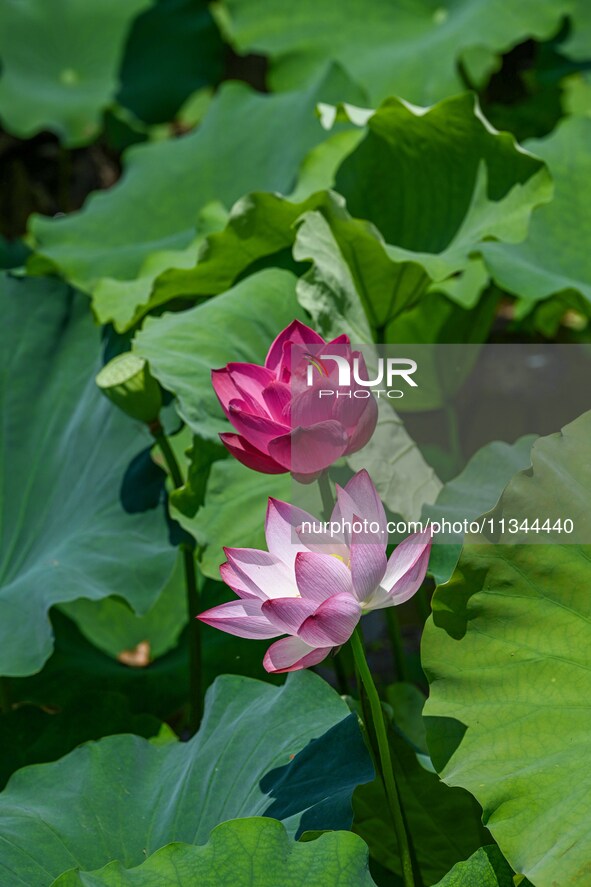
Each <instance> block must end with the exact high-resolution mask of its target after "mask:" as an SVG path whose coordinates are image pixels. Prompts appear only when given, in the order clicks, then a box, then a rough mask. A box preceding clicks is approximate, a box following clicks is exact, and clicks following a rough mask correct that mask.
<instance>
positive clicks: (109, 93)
mask: <svg viewBox="0 0 591 887" xmlns="http://www.w3.org/2000/svg"><path fill="white" fill-rule="evenodd" d="M149 3H150V0H126V2H125V3H120V2H119V0H100V2H98V3H93V4H92V10H91V11H90V10H89V8H88V2H87V0H54V2H53V3H51V4H49V3H45V2H44V0H27V2H26V3H18V2H12V0H11V2H8V3H3V4H2V5H1V7H0V60H1V62H2V70H1V74H0V118H1V119H2V123H3V126H4V127H5V128H6V129H7V130H8V131H9V132H11V133H13V134H14V135H17V136H19V137H20V138H25V139H26V138H30V137H31V136H34V135H36V134H37V133H38V132H40V131H41V130H44V129H49V130H51V131H52V132H55V133H56V134H57V135H58V136H59V138H60V139H61V141H62V142H63V143H64V144H65V145H68V146H69V147H76V146H79V145H84V144H87V143H88V142H90V141H92V140H93V139H94V138H95V137H96V135H97V134H98V132H99V130H100V125H101V115H102V112H103V111H104V110H105V108H106V107H107V106H108V105H109V104H110V103H111V102H112V101H113V99H114V97H115V94H116V92H117V88H118V78H117V74H118V69H119V65H120V62H121V56H122V55H123V49H124V45H125V39H126V37H127V34H128V32H129V28H130V25H131V23H132V22H133V20H134V18H135V16H136V15H137V14H138V13H140V12H142V11H143V10H145V9H147V7H148V6H149Z"/></svg>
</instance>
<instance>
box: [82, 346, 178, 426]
mask: <svg viewBox="0 0 591 887" xmlns="http://www.w3.org/2000/svg"><path fill="white" fill-rule="evenodd" d="M96 384H97V385H98V387H99V388H100V389H101V391H102V392H103V394H105V395H106V396H107V397H108V398H109V400H111V401H112V402H113V403H114V404H116V406H118V407H119V409H120V410H123V412H124V413H126V414H127V415H128V416H131V418H132V419H138V420H139V421H140V422H147V423H150V422H154V421H155V420H156V419H157V418H158V414H159V413H160V408H161V406H162V394H161V391H160V386H159V384H158V382H157V381H156V379H155V378H154V377H153V376H152V374H151V373H150V370H149V368H148V364H147V363H146V361H145V360H143V358H141V357H138V356H137V355H136V354H132V353H131V351H127V352H126V353H125V354H118V355H117V357H114V358H113V360H110V361H109V363H108V364H106V365H105V366H104V367H103V368H102V370H101V371H100V373H99V374H98V376H97V377H96Z"/></svg>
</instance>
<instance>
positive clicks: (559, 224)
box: [483, 117, 591, 313]
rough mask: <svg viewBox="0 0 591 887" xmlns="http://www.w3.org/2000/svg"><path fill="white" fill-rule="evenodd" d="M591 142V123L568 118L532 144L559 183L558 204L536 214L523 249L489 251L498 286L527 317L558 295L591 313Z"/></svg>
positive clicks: (488, 260)
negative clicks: (573, 297)
mask: <svg viewBox="0 0 591 887" xmlns="http://www.w3.org/2000/svg"><path fill="white" fill-rule="evenodd" d="M590 138H591V120H590V119H589V118H587V117H567V118H566V119H565V120H563V121H562V123H560V125H559V126H558V128H557V129H556V130H555V131H554V132H553V133H552V134H551V135H550V136H548V137H547V138H545V139H540V140H536V141H531V142H529V143H528V148H529V149H530V150H532V151H534V152H535V153H536V154H537V155H539V156H540V157H542V158H543V159H544V160H545V161H546V163H547V164H548V168H549V169H550V172H551V174H552V178H553V180H554V183H555V195H554V199H553V200H552V202H551V203H549V204H548V205H547V206H541V207H539V208H538V209H536V211H535V212H534V214H533V216H532V219H531V223H530V229H529V234H528V237H527V239H526V240H525V241H524V242H523V243H520V244H516V245H509V244H501V243H489V244H485V245H484V247H483V253H484V257H485V260H486V263H487V265H488V267H489V269H490V271H491V273H492V275H493V276H494V278H495V280H496V281H497V282H498V283H499V285H500V286H502V287H503V288H504V289H506V290H507V291H508V292H510V293H513V294H514V295H516V296H519V297H520V298H521V299H522V300H523V302H524V305H523V307H522V313H525V311H526V310H528V309H530V308H531V307H532V306H533V305H534V304H535V303H536V302H538V301H540V300H541V299H547V298H548V297H549V296H552V295H555V294H563V295H571V294H574V295H578V296H579V297H581V298H582V301H583V303H584V310H586V311H588V310H589V302H591V261H590V260H589V250H588V249H587V244H588V243H589V238H590V237H591V210H590V201H589V181H590V177H591V158H590V156H589V151H588V145H589V139H590Z"/></svg>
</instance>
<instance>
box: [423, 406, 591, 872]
mask: <svg viewBox="0 0 591 887" xmlns="http://www.w3.org/2000/svg"><path fill="white" fill-rule="evenodd" d="M590 428H591V414H590V413H586V414H585V415H584V416H582V417H581V418H580V419H577V420H576V421H575V422H573V423H571V424H570V425H569V426H567V427H566V428H565V429H564V430H563V432H562V434H560V435H551V436H549V437H546V438H539V439H538V441H537V442H536V443H535V444H534V446H533V449H532V453H531V458H532V468H531V469H530V470H528V471H525V472H522V473H520V474H517V475H516V476H515V478H514V479H513V480H512V481H511V482H510V483H509V485H508V486H507V488H506V490H505V492H504V494H503V496H502V497H501V500H500V503H499V505H498V506H497V508H496V509H495V512H494V513H497V514H499V515H504V516H506V517H507V518H508V517H509V516H511V515H513V514H515V513H521V510H522V509H523V514H524V515H525V516H528V517H529V519H530V521H531V520H533V519H534V518H535V516H537V517H539V518H540V522H541V520H543V518H544V515H545V511H546V509H547V508H552V509H553V510H552V511H551V513H550V515H549V516H550V517H551V518H552V517H553V516H554V515H556V514H558V513H561V514H562V517H563V519H564V518H567V517H570V518H572V519H573V520H574V521H575V524H576V523H577V519H578V518H582V523H581V527H580V529H581V531H584V530H585V529H588V520H587V518H588V501H589V494H590V492H591V478H590V476H589V459H588V453H589V433H590ZM516 509H517V512H516ZM514 538H515V537H514ZM510 539H511V536H510V535H509V534H506V536H505V537H503V544H497V545H491V544H488V545H482V544H467V545H465V546H464V550H463V552H462V556H461V558H460V561H459V563H458V566H457V569H456V571H455V573H454V575H453V576H452V578H451V580H450V581H449V582H448V583H447V584H445V585H442V586H440V587H439V588H438V589H437V591H436V593H435V596H434V598H433V617H432V619H431V620H429V622H428V623H427V627H426V630H425V634H424V637H423V644H422V661H423V666H424V668H425V671H426V673H427V676H428V677H429V681H430V683H431V694H430V698H429V701H428V703H427V706H426V709H425V715H426V718H427V735H428V744H429V749H430V752H431V757H432V759H433V763H434V765H435V767H436V768H437V770H438V772H439V773H440V774H441V776H442V778H443V779H444V781H445V782H447V783H448V784H449V785H459V786H462V787H464V788H466V789H468V791H470V792H471V793H472V794H473V795H474V796H475V797H476V798H477V800H478V801H479V802H480V804H481V805H482V808H483V811H484V822H485V824H486V825H487V827H488V828H489V830H490V831H491V833H492V835H493V837H494V838H495V840H496V841H497V842H498V844H499V846H500V848H501V850H502V852H503V854H504V855H505V856H506V858H507V859H508V860H509V862H510V863H511V865H512V866H513V868H514V869H515V870H516V871H518V872H522V873H524V874H525V875H526V876H527V877H528V878H529V879H530V880H531V881H532V883H534V884H535V885H536V887H553V885H555V884H561V885H563V884H564V885H565V887H566V885H571V884H572V885H575V884H581V883H584V882H585V880H586V879H587V877H588V873H589V856H590V853H591V847H590V844H589V833H588V830H587V828H586V822H587V819H588V816H589V813H590V811H591V808H590V802H589V779H588V777H587V773H586V771H585V768H584V767H582V766H581V761H582V760H583V759H584V757H585V752H586V749H587V747H588V744H589V731H588V720H589V717H588V705H587V702H586V700H587V699H588V697H589V692H590V690H591V685H590V680H589V668H588V656H587V649H588V646H589V643H590V642H591V632H590V628H589V626H590V624H591V606H590V603H589V595H588V593H587V589H588V587H589V583H590V581H591V568H590V563H591V548H590V547H589V546H588V545H576V544H564V543H565V542H568V537H563V540H562V544H560V542H559V541H555V544H532V543H530V544H508V543H509V540H510ZM549 626H551V630H549ZM565 737H568V741H566V740H565Z"/></svg>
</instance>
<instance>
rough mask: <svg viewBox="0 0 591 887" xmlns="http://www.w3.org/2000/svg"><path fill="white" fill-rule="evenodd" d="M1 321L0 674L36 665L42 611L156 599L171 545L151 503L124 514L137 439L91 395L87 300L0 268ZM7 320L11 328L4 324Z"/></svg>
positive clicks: (92, 345) (44, 644)
mask: <svg viewBox="0 0 591 887" xmlns="http://www.w3.org/2000/svg"><path fill="white" fill-rule="evenodd" d="M0 301H1V304H2V313H3V318H4V324H3V327H2V330H3V332H2V335H3V337H4V340H5V341H4V347H3V348H2V349H1V352H0V353H1V355H2V356H1V358H0V360H1V362H2V372H1V374H0V376H1V379H2V386H1V387H2V398H3V402H4V408H5V410H6V414H7V415H8V416H10V422H9V423H8V424H7V425H6V428H5V434H4V438H3V445H4V457H3V464H2V475H3V480H2V483H3V497H2V509H3V520H2V544H1V546H0V549H1V550H2V563H1V565H0V576H1V581H0V585H1V586H2V590H1V591H0V639H1V640H0V674H3V675H26V674H31V673H32V672H35V671H37V670H38V669H39V668H41V666H42V665H43V663H44V662H45V660H46V659H47V658H48V656H49V655H50V653H51V649H52V633H51V625H50V622H49V618H48V613H49V610H50V608H51V607H53V606H55V605H56V604H59V603H65V602H67V601H73V600H76V599H77V598H88V599H89V600H103V599H105V598H107V597H109V596H113V595H116V596H119V597H120V598H122V599H123V600H125V601H126V602H127V603H128V604H129V605H130V606H131V607H132V608H133V609H134V610H135V611H136V612H137V613H145V612H146V611H148V610H149V609H150V608H151V607H152V606H153V604H154V603H155V601H156V600H157V598H158V596H159V595H160V592H161V591H162V589H163V588H164V586H165V585H166V583H167V581H168V578H169V576H170V574H171V573H172V570H173V566H174V560H175V553H174V550H173V549H172V548H171V547H170V545H169V544H168V540H167V533H166V525H165V521H164V518H163V514H162V511H161V510H160V509H155V510H150V511H146V512H144V513H140V514H128V513H126V512H125V511H124V510H123V507H122V505H121V502H120V498H119V490H120V485H121V482H122V480H123V476H124V473H125V470H126V468H127V466H128V464H129V462H130V460H131V459H132V457H133V456H135V455H136V454H137V452H138V450H140V449H142V448H143V447H145V446H146V444H147V443H148V442H149V439H150V438H149V435H148V433H147V432H146V431H144V429H143V426H141V425H140V424H138V423H135V422H133V421H131V420H130V419H128V418H127V417H126V416H124V415H123V414H122V413H120V412H119V410H117V409H115V408H114V407H113V406H112V405H111V404H110V403H108V401H107V400H106V399H105V398H104V397H103V396H102V395H101V393H100V392H99V390H98V388H97V387H96V385H95V382H94V377H95V375H96V373H97V371H98V369H99V366H100V361H99V355H100V332H99V330H98V329H97V328H96V327H95V325H94V324H93V322H92V319H91V317H90V315H89V312H88V306H87V300H86V298H85V297H84V296H83V295H81V294H80V293H76V292H74V291H72V290H71V289H69V288H68V287H67V286H65V285H64V284H62V283H60V282H59V281H57V280H55V279H54V280H50V279H47V280H44V279H30V278H21V279H16V278H10V277H8V276H6V275H5V276H4V277H2V278H1V279H0ZM15 330H18V338H16V339H15V338H14V331H15Z"/></svg>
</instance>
